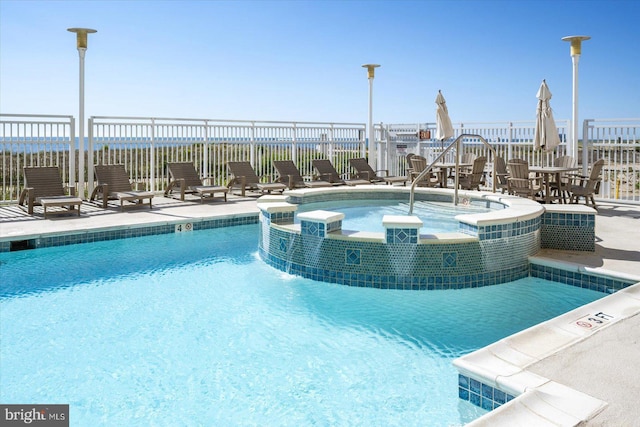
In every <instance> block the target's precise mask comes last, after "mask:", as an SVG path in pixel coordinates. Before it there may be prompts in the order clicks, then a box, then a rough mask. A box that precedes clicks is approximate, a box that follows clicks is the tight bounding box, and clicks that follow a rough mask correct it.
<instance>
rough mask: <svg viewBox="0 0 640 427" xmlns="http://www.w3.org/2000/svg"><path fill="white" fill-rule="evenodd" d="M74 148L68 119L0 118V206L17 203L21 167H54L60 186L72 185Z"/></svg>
mask: <svg viewBox="0 0 640 427" xmlns="http://www.w3.org/2000/svg"><path fill="white" fill-rule="evenodd" d="M75 145H76V138H75V119H74V118H73V117H72V116H54V115H33V114H0V153H1V154H0V156H1V157H2V171H1V173H0V175H1V177H0V178H1V180H2V182H1V183H0V190H1V191H2V193H1V196H0V202H7V201H17V200H18V197H20V191H21V190H22V188H24V175H23V168H25V167H30V166H58V167H59V168H60V169H61V173H62V179H63V182H64V184H65V185H72V186H73V185H75V183H76V179H77V178H76V164H77V162H76V156H69V153H70V152H75Z"/></svg>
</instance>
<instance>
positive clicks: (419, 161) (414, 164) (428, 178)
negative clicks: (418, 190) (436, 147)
mask: <svg viewBox="0 0 640 427" xmlns="http://www.w3.org/2000/svg"><path fill="white" fill-rule="evenodd" d="M426 168H427V159H425V158H424V157H422V156H417V155H414V156H412V157H411V170H412V172H411V175H410V176H411V182H413V181H415V180H416V179H417V178H418V175H420V174H421V173H422V172H423V171H424V170H425V169H426ZM437 173H438V170H435V171H434V170H431V171H430V172H429V173H428V174H427V175H425V176H424V177H422V179H420V182H418V183H417V184H416V185H417V186H418V187H435V186H437V185H438V184H439V183H440V178H439V177H438V176H437V175H436V174H437Z"/></svg>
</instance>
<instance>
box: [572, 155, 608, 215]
mask: <svg viewBox="0 0 640 427" xmlns="http://www.w3.org/2000/svg"><path fill="white" fill-rule="evenodd" d="M603 166H604V159H600V160H598V161H596V162H594V163H593V164H592V165H591V172H590V173H589V176H584V175H575V177H574V181H573V184H571V190H570V191H571V202H572V203H578V200H580V197H584V203H585V205H587V206H590V205H592V206H593V208H594V209H598V207H597V206H596V201H595V199H594V195H595V194H598V191H599V190H600V174H601V173H602V167H603ZM589 200H591V204H590V203H589Z"/></svg>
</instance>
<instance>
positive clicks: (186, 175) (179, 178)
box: [164, 162, 229, 203]
mask: <svg viewBox="0 0 640 427" xmlns="http://www.w3.org/2000/svg"><path fill="white" fill-rule="evenodd" d="M167 169H168V170H169V174H170V175H171V178H172V181H171V182H170V183H169V185H168V186H167V188H166V189H165V190H164V195H165V197H167V196H169V195H170V194H171V193H173V189H174V188H176V187H177V188H179V189H180V200H182V201H184V195H185V193H195V194H197V195H199V196H200V203H202V202H203V201H204V198H205V197H206V196H208V197H211V198H213V197H214V195H215V193H222V194H223V195H224V201H225V202H226V201H227V193H228V192H229V188H227V187H224V186H220V185H204V184H203V183H202V180H201V179H200V176H198V172H196V168H195V166H193V163H191V162H185V163H167Z"/></svg>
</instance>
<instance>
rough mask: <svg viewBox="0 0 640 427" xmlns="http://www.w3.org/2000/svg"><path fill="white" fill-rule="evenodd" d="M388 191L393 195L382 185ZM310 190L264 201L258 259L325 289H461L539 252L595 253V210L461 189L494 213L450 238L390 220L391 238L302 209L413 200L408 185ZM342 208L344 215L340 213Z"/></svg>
mask: <svg viewBox="0 0 640 427" xmlns="http://www.w3.org/2000/svg"><path fill="white" fill-rule="evenodd" d="M384 187H386V188H384ZM384 187H383V186H366V187H355V188H344V189H335V188H334V189H309V190H295V191H290V192H288V193H287V194H286V195H285V196H264V197H262V198H260V199H259V200H258V207H259V209H260V218H259V223H260V227H261V232H260V238H259V252H260V255H261V257H262V259H263V260H264V261H265V262H267V263H268V264H270V265H272V266H274V267H275V268H278V269H280V270H282V271H286V272H288V273H291V274H296V275H300V276H303V277H306V278H310V279H314V280H320V281H325V282H332V283H340V284H344V285H350V286H362V287H374V288H382V289H414V290H436V289H459V288H470V287H479V286H486V285H494V284H498V283H505V282H511V281H513V280H517V279H520V278H523V277H526V276H528V275H529V273H530V265H529V256H532V255H535V254H536V253H537V252H538V251H539V250H540V249H541V248H551V249H569V250H581V251H593V250H594V249H595V213H596V211H595V210H593V209H591V208H588V207H586V206H581V205H549V206H547V207H546V209H545V207H544V206H543V205H540V204H538V203H537V202H533V201H531V200H527V199H524V198H520V197H515V196H508V195H502V194H495V193H485V192H462V191H461V192H460V194H459V196H460V200H461V201H462V203H473V204H482V205H483V206H487V207H491V208H492V209H494V210H492V211H491V212H488V213H482V214H468V215H458V216H456V220H458V222H459V229H458V231H457V232H452V233H439V234H421V233H420V229H421V227H422V225H423V224H422V221H421V220H420V219H419V218H418V217H415V216H408V215H407V216H388V215H387V216H385V217H384V219H383V226H384V228H385V232H384V233H373V232H362V231H357V230H344V229H342V219H343V218H344V214H342V213H339V212H330V211H323V210H316V211H310V212H303V213H299V214H298V215H297V219H298V221H297V222H296V221H294V219H295V218H294V216H295V215H296V211H297V210H298V205H300V204H304V203H310V202H319V201H329V200H331V201H336V200H353V199H358V198H360V199H376V200H379V199H397V200H399V201H404V202H406V201H407V200H408V199H409V195H408V191H409V189H408V188H403V187H393V189H391V188H390V187H388V186H384ZM420 190H422V189H419V190H418V191H417V192H416V193H415V197H416V200H420V201H451V194H452V193H451V191H450V190H438V189H428V190H427V189H424V190H422V191H420ZM338 210H339V209H338Z"/></svg>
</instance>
